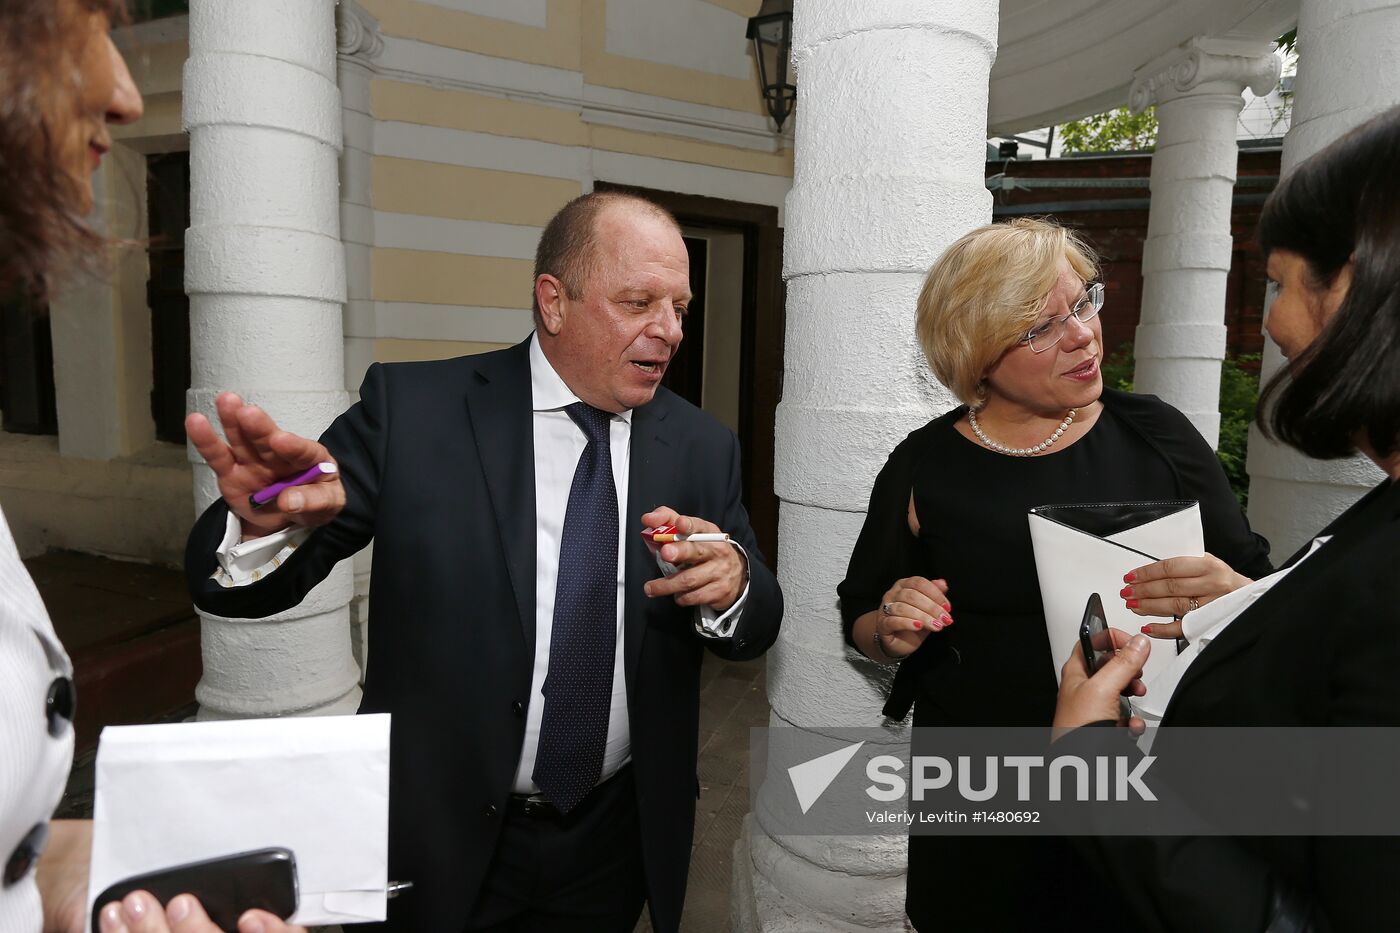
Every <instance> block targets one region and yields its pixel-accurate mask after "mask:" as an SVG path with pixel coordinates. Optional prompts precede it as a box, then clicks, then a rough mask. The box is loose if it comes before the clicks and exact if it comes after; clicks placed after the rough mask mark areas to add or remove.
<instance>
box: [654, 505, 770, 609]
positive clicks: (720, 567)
mask: <svg viewBox="0 0 1400 933" xmlns="http://www.w3.org/2000/svg"><path fill="white" fill-rule="evenodd" d="M642 524H643V525H644V526H645V527H647V528H656V527H657V526H659V525H674V526H675V527H676V531H678V532H680V533H681V534H683V535H690V534H705V533H710V534H718V533H722V530H721V529H720V527H719V526H718V525H716V524H715V523H714V522H708V521H706V520H705V519H703V518H695V517H694V516H690V515H681V514H679V513H677V512H676V510H675V509H673V508H670V507H669V506H664V505H663V506H660V507H658V508H656V509H653V510H652V511H650V512H648V513H646V514H645V515H643V516H642ZM661 559H662V560H664V561H668V562H669V563H672V564H675V565H676V566H677V567H679V568H680V572H679V573H675V574H672V575H671V576H669V577H664V578H662V579H660V580H648V581H647V583H646V586H645V588H644V589H645V590H646V594H647V595H648V596H652V597H656V596H673V597H675V600H676V605H678V606H709V607H710V608H712V609H714V610H715V611H716V612H724V611H725V610H727V609H728V608H729V607H730V606H732V605H734V602H735V600H737V599H738V598H739V595H740V594H741V593H743V592H744V586H745V584H746V583H747V581H748V573H747V568H746V567H745V565H744V558H743V556H742V552H740V550H739V549H738V548H736V547H734V546H733V545H732V544H728V543H725V542H704V543H702V542H691V541H672V542H670V543H668V544H663V545H661Z"/></svg>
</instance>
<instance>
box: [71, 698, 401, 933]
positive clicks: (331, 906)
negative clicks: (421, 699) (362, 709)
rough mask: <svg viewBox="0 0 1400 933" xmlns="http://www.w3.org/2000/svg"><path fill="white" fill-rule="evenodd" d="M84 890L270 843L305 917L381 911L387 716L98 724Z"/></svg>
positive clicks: (340, 919) (373, 916) (338, 920)
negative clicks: (292, 872)
mask: <svg viewBox="0 0 1400 933" xmlns="http://www.w3.org/2000/svg"><path fill="white" fill-rule="evenodd" d="M94 805H95V813H94V819H93V839H92V865H91V878H90V880H91V888H90V890H89V893H88V898H89V904H88V910H89V913H90V912H91V909H92V906H93V905H92V903H91V901H92V899H94V898H96V896H97V895H98V893H100V892H101V891H103V890H105V889H106V888H107V886H108V885H110V884H112V883H114V882H117V881H120V880H122V879H124V878H129V877H131V876H132V875H139V874H143V873H145V872H149V871H155V870H157V869H162V868H169V867H171V866H174V865H181V864H184V863H186V862H193V861H200V860H203V859H209V858H217V857H219V856H224V855H232V854H234V853H237V852H246V851H250V850H252V849H262V848H266V847H268V846H282V847H285V848H288V849H291V850H292V852H293V853H294V854H295V856H296V867H297V881H298V888H299V889H300V890H299V893H300V906H299V907H298V909H297V912H296V914H295V915H294V916H293V918H292V919H293V921H294V922H296V923H301V924H305V925H317V924H344V923H362V922H366V921H373V920H383V919H384V915H385V911H386V906H385V887H386V884H387V879H388V869H387V865H388V835H389V716H388V715H387V714H383V713H381V714H376V715H373V716H308V717H287V718H285V719H247V720H233V721H228V722H190V723H172V724H167V725H157V726H108V727H107V728H106V729H104V730H103V731H102V740H101V744H100V745H99V747H98V751H97V789H96V797H95V800H94Z"/></svg>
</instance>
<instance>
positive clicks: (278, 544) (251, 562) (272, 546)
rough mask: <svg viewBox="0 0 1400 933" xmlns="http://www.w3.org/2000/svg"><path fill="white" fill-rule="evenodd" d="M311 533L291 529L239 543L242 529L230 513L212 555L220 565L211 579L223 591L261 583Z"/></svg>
mask: <svg viewBox="0 0 1400 933" xmlns="http://www.w3.org/2000/svg"><path fill="white" fill-rule="evenodd" d="M310 534H311V529H309V528H302V527H299V526H293V527H291V528H284V529H282V530H281V531H278V532H274V533H273V534H270V535H264V536H263V537H261V538H253V539H252V540H251V541H241V542H240V539H241V538H242V537H243V526H242V525H241V524H240V523H239V521H238V516H237V515H234V514H233V513H232V512H230V513H229V514H228V522H227V524H226V525H225V527H224V540H223V541H222V542H220V544H219V547H218V550H216V551H215V552H214V554H215V556H216V557H217V558H218V560H219V566H218V568H217V569H215V571H214V573H213V579H214V581H215V582H216V583H218V584H219V586H222V587H224V588H225V589H228V588H230V587H235V586H247V585H248V584H249V583H252V582H254V581H256V580H261V579H262V578H263V577H265V576H267V575H268V574H269V573H272V572H273V571H274V570H276V569H277V568H278V567H280V566H282V562H283V561H285V560H286V559H287V557H288V556H290V555H291V553H292V552H293V551H295V550H296V549H297V548H298V547H300V546H301V544H302V542H304V541H305V540H306V539H307V537H308V536H310Z"/></svg>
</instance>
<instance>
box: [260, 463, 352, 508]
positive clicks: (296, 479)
mask: <svg viewBox="0 0 1400 933" xmlns="http://www.w3.org/2000/svg"><path fill="white" fill-rule="evenodd" d="M335 472H337V470H336V465H335V464H334V463H318V464H316V465H315V466H314V467H312V468H311V469H309V470H307V471H306V472H305V473H301V474H299V475H297V476H293V477H292V478H291V479H284V480H282V481H281V482H278V483H273V484H272V485H271V486H268V487H266V488H264V489H259V490H258V491H257V492H255V493H253V494H252V495H251V496H249V497H248V501H249V502H250V503H251V504H252V506H253V508H255V509H260V508H262V507H263V506H265V505H267V504H268V503H269V502H271V501H272V500H273V499H276V498H277V494H278V493H280V492H281V491H282V490H284V489H291V488H292V487H293V486H305V485H306V484H307V483H311V482H315V481H316V480H317V479H319V478H320V477H322V476H325V475H327V474H330V473H335Z"/></svg>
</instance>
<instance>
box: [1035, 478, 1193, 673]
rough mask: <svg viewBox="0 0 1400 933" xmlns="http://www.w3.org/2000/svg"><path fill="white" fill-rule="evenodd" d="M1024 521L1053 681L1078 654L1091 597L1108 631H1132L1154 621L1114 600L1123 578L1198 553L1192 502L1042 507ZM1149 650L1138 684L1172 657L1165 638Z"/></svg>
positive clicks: (1120, 600) (1172, 646)
mask: <svg viewBox="0 0 1400 933" xmlns="http://www.w3.org/2000/svg"><path fill="white" fill-rule="evenodd" d="M1029 521H1030V528H1031V545H1032V546H1033V548H1034V549H1035V569H1036V576H1037V577H1038V578H1039V581H1040V598H1041V601H1042V602H1043V603H1044V605H1045V630H1046V632H1047V633H1048V634H1049V636H1050V653H1051V658H1052V660H1053V661H1054V667H1055V679H1056V681H1057V682H1058V681H1059V677H1060V666H1061V665H1063V664H1064V663H1065V661H1066V660H1067V659H1068V658H1069V653H1070V652H1071V651H1078V650H1079V648H1078V645H1079V625H1080V623H1081V622H1082V621H1083V619H1084V606H1085V604H1086V603H1087V602H1088V601H1089V597H1090V596H1091V595H1092V594H1094V593H1098V594H1099V597H1100V598H1101V599H1102V600H1103V605H1104V614H1105V615H1106V616H1107V617H1108V624H1109V625H1110V626H1112V627H1114V628H1120V629H1123V630H1124V631H1126V632H1129V633H1132V634H1136V633H1137V631H1138V630H1139V629H1141V628H1142V626H1143V623H1145V622H1151V621H1154V620H1153V619H1150V618H1147V617H1145V616H1139V615H1135V614H1134V613H1133V612H1132V611H1131V610H1130V609H1128V608H1127V606H1126V605H1125V604H1124V602H1123V598H1122V597H1121V596H1119V595H1118V591H1119V590H1121V589H1122V588H1123V575H1124V574H1125V573H1127V572H1128V571H1129V570H1133V569H1135V568H1137V567H1141V566H1142V565H1143V564H1150V563H1152V562H1153V561H1158V560H1164V559H1166V558H1168V557H1186V556H1197V557H1199V556H1201V555H1202V554H1204V553H1205V537H1204V534H1203V533H1202V531H1201V507H1200V504H1199V503H1197V502H1195V501H1165V502H1163V501H1155V502H1102V503H1091V504H1084V505H1042V506H1037V507H1035V508H1033V509H1031V510H1030V514H1029ZM1160 621H1167V620H1166V619H1162V620H1160ZM1152 648H1153V650H1152V654H1151V655H1150V656H1149V658H1148V660H1147V666H1146V669H1145V670H1144V672H1143V679H1144V680H1145V681H1150V680H1151V679H1152V677H1154V676H1155V675H1156V674H1157V673H1159V672H1160V671H1162V670H1164V669H1165V668H1166V667H1167V666H1168V665H1170V664H1171V661H1172V658H1173V657H1174V656H1175V654H1176V650H1175V645H1173V644H1172V642H1170V641H1165V640H1163V641H1154V642H1153V644H1152Z"/></svg>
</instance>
